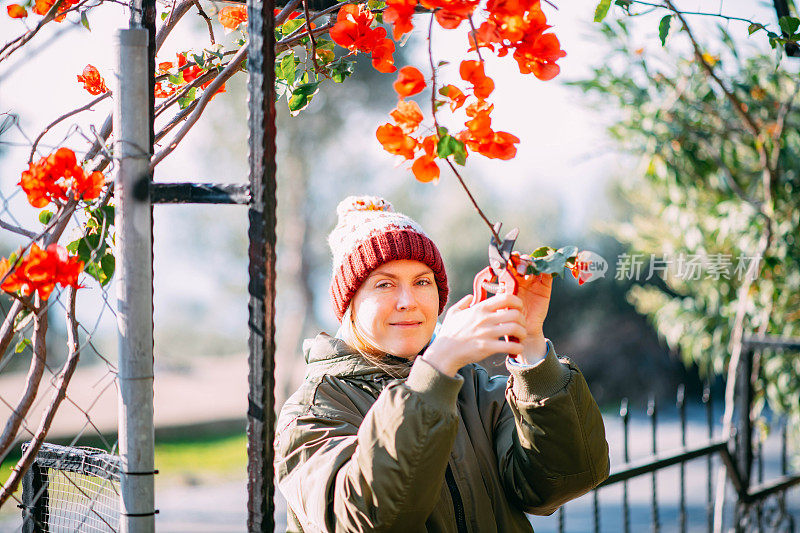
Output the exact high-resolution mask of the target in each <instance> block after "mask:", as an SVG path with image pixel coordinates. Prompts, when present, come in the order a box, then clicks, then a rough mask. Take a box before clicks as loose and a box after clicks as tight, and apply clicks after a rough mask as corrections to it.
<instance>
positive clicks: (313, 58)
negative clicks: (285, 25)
mask: <svg viewBox="0 0 800 533" xmlns="http://www.w3.org/2000/svg"><path fill="white" fill-rule="evenodd" d="M303 12H304V13H305V17H306V23H305V26H306V27H307V28H308V29H309V30H310V29H311V22H310V19H311V14H310V13H309V12H308V2H306V0H303ZM308 38H309V39H310V40H311V62H312V63H314V76H315V77H316V74H317V73H318V72H320V68H319V64H318V63H317V40H316V39H315V38H314V32H312V31H309V32H308Z"/></svg>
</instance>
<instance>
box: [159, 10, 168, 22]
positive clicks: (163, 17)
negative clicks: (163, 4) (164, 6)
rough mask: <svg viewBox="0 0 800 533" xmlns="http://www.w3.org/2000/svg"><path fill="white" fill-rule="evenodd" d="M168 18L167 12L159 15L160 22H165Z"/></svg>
mask: <svg viewBox="0 0 800 533" xmlns="http://www.w3.org/2000/svg"><path fill="white" fill-rule="evenodd" d="M168 16H169V11H164V12H163V13H161V20H167V17H168Z"/></svg>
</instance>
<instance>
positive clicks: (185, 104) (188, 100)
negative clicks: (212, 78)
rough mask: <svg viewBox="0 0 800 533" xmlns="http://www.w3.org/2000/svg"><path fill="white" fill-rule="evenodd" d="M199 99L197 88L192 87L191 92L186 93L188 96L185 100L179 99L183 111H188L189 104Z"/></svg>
mask: <svg viewBox="0 0 800 533" xmlns="http://www.w3.org/2000/svg"><path fill="white" fill-rule="evenodd" d="M196 98H197V87H192V88H191V89H189V92H187V93H186V96H184V97H183V98H178V105H179V106H180V108H181V109H186V108H187V107H188V106H189V104H191V103H192V102H194V101H195V99H196Z"/></svg>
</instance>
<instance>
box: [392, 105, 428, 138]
mask: <svg viewBox="0 0 800 533" xmlns="http://www.w3.org/2000/svg"><path fill="white" fill-rule="evenodd" d="M389 114H390V115H391V116H392V118H393V119H394V121H395V122H397V125H398V126H400V128H401V129H402V130H403V133H405V134H407V135H411V134H412V133H414V132H415V131H417V128H418V127H419V123H420V122H422V110H421V109H420V108H419V104H417V103H416V102H414V101H413V100H412V101H410V102H406V101H405V100H400V101H399V102H397V107H396V108H395V109H394V111H392V112H391V113H389Z"/></svg>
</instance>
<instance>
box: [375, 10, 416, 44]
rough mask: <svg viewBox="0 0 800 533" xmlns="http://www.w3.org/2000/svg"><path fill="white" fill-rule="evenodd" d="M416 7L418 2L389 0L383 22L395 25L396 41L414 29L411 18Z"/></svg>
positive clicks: (393, 33)
mask: <svg viewBox="0 0 800 533" xmlns="http://www.w3.org/2000/svg"><path fill="white" fill-rule="evenodd" d="M416 6H417V0H387V2H386V9H384V10H383V20H384V21H386V22H389V23H391V24H392V25H393V27H392V28H393V29H392V37H394V39H395V40H397V39H400V38H401V37H402V36H403V35H405V34H406V33H408V32H410V31H411V30H413V29H414V24H413V23H412V22H411V17H412V15H414V9H415V8H416Z"/></svg>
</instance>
